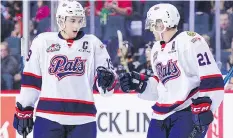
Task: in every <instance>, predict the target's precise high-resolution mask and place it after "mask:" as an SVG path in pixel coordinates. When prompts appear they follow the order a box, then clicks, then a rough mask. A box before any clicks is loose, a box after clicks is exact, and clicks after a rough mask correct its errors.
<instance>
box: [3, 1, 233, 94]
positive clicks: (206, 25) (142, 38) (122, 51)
mask: <svg viewBox="0 0 233 138" xmlns="http://www.w3.org/2000/svg"><path fill="white" fill-rule="evenodd" d="M161 2H163V3H171V4H173V5H174V6H176V7H177V8H178V10H179V12H180V15H181V20H180V24H179V26H178V29H179V31H187V30H188V28H189V1H145V0H138V1H130V0H128V1H122V0H121V1H120V0H106V1H95V2H94V5H95V11H94V13H95V18H94V26H95V29H94V31H95V33H94V34H95V35H96V36H97V37H98V38H100V39H101V40H102V41H103V42H104V44H105V45H106V47H107V50H108V52H109V54H110V56H111V59H112V62H113V65H114V67H115V68H116V71H117V73H118V74H120V73H121V72H125V71H137V72H140V73H145V74H147V75H152V73H153V72H152V70H151V66H150V58H149V55H150V50H151V48H152V46H153V43H154V38H153V37H154V36H153V34H152V33H150V32H148V31H147V30H145V29H144V26H145V18H146V13H147V11H148V10H149V8H150V7H151V6H153V5H155V4H158V3H161ZM80 3H81V4H82V5H83V7H84V8H85V11H86V15H87V27H86V28H83V29H82V30H83V31H84V32H85V33H90V30H91V29H90V28H91V26H90V5H91V4H90V2H89V1H80ZM220 4H221V6H220V10H221V13H220V18H219V19H217V20H219V21H220V30H221V37H220V40H221V62H222V63H221V71H222V73H223V74H224V73H226V72H227V71H228V70H229V69H230V68H231V67H232V66H233V27H232V25H233V2H232V1H223V0H222V1H221V2H220ZM50 5H51V3H50V1H41V0H38V1H30V19H31V20H30V24H29V25H30V26H29V30H30V41H31V40H32V39H33V38H34V37H35V36H36V35H38V34H39V33H42V32H48V31H51V25H50V22H51V15H50V9H51V6H50ZM22 17H23V14H22V1H10V0H9V1H2V2H1V21H2V22H1V28H2V29H1V74H2V75H1V82H2V84H1V87H2V90H10V89H19V87H20V80H21V71H22V66H23V65H22V62H21V58H20V52H21V51H20V38H21V37H22V35H23V31H22V30H23V28H22V23H23V22H22ZM215 21H216V19H215V2H214V1H196V2H195V32H197V33H199V34H201V35H202V36H203V37H204V38H205V40H206V41H207V43H208V44H209V46H210V49H211V50H212V52H213V54H214V55H215V52H216V48H215V47H216V45H215V40H216V39H215V34H216V31H215V28H216V23H215ZM117 30H120V31H121V33H122V35H123V41H122V42H119V41H118V40H119V39H118V37H119V36H118V34H117Z"/></svg>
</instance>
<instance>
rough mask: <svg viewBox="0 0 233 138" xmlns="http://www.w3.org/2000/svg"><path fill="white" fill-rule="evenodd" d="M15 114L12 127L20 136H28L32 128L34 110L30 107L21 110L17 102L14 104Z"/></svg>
mask: <svg viewBox="0 0 233 138" xmlns="http://www.w3.org/2000/svg"><path fill="white" fill-rule="evenodd" d="M16 106H17V107H16V113H15V115H14V122H13V126H14V128H15V129H16V130H17V131H18V133H19V134H20V135H23V134H24V133H26V135H28V134H29V133H30V132H31V131H32V128H33V125H34V122H33V110H34V108H33V107H31V106H28V107H25V108H23V107H22V105H21V104H20V103H19V102H17V103H16Z"/></svg>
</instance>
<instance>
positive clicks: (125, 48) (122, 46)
mask: <svg viewBox="0 0 233 138" xmlns="http://www.w3.org/2000/svg"><path fill="white" fill-rule="evenodd" d="M117 37H118V45H119V49H120V50H121V54H122V57H121V59H120V60H121V61H120V62H121V64H122V65H123V66H124V68H125V69H126V70H127V71H129V68H128V65H127V59H126V58H125V55H126V54H127V52H128V45H125V44H124V41H123V35H122V32H121V31H120V30H117Z"/></svg>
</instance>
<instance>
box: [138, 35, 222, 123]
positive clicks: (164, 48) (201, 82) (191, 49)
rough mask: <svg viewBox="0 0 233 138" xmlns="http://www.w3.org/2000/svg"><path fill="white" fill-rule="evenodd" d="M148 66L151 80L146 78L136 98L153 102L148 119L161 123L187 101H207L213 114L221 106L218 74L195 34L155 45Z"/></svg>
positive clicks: (220, 84) (187, 104) (185, 106)
mask: <svg viewBox="0 0 233 138" xmlns="http://www.w3.org/2000/svg"><path fill="white" fill-rule="evenodd" d="M151 63H152V69H153V72H154V74H155V76H154V77H153V78H152V77H151V78H149V80H148V85H147V88H146V90H145V91H144V93H142V94H139V97H140V98H142V99H146V100H154V101H155V105H154V106H153V107H152V109H153V111H154V112H153V115H152V118H154V119H158V120H163V119H165V118H166V117H168V116H169V115H171V114H173V113H175V112H177V111H180V110H182V109H184V108H187V107H188V106H190V104H191V103H192V101H191V98H194V99H195V98H197V97H203V96H208V97H210V98H211V100H212V105H211V110H212V111H213V112H214V111H215V110H216V109H217V108H218V107H219V105H220V103H221V102H222V100H223V94H224V83H223V78H222V75H221V72H220V71H219V69H218V67H217V64H216V62H215V60H214V58H213V55H212V53H211V51H210V50H209V47H208V45H207V43H206V42H205V40H204V38H203V37H202V36H200V35H199V34H197V33H195V32H188V31H187V32H182V33H180V34H178V33H176V34H175V35H174V36H173V37H172V39H171V40H170V41H169V42H168V43H166V44H165V43H164V44H163V43H162V42H160V41H158V42H156V43H155V44H154V46H153V48H152V51H151ZM158 82H159V83H158ZM155 84H158V85H155Z"/></svg>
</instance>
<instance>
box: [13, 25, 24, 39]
mask: <svg viewBox="0 0 233 138" xmlns="http://www.w3.org/2000/svg"><path fill="white" fill-rule="evenodd" d="M22 32H23V30H22V22H16V23H15V28H14V30H13V31H12V32H11V36H13V37H18V38H21V37H22V35H23V34H22Z"/></svg>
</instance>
